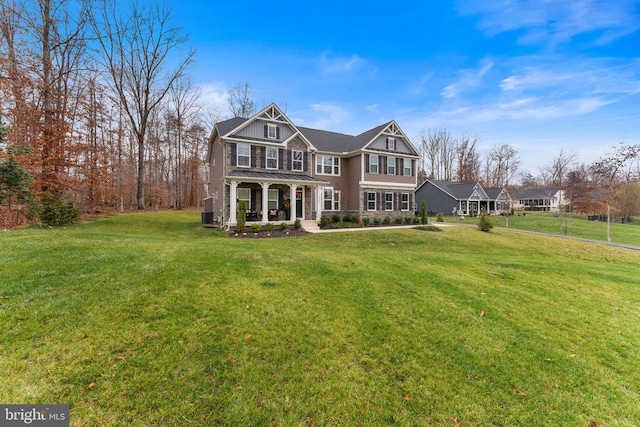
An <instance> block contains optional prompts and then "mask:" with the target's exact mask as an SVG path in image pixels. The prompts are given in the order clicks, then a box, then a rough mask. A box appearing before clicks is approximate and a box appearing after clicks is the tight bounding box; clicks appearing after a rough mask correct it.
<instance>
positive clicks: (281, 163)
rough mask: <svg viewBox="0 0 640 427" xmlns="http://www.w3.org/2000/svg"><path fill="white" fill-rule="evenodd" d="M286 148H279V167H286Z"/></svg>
mask: <svg viewBox="0 0 640 427" xmlns="http://www.w3.org/2000/svg"><path fill="white" fill-rule="evenodd" d="M283 165H284V148H278V169H284V166H283Z"/></svg>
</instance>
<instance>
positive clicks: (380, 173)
mask: <svg viewBox="0 0 640 427" xmlns="http://www.w3.org/2000/svg"><path fill="white" fill-rule="evenodd" d="M418 159H419V155H418V152H417V150H416V149H415V147H414V146H413V144H412V143H411V141H410V140H409V138H407V137H406V135H405V134H404V133H403V132H402V130H401V129H400V127H399V126H398V125H397V124H396V123H395V121H390V122H387V123H385V124H383V125H380V126H378V127H376V128H374V129H371V130H368V131H366V132H364V133H362V134H360V135H357V136H350V135H345V134H341V133H335V132H328V131H323V130H317V129H310V128H305V127H299V126H296V125H295V124H294V123H293V122H292V121H291V120H289V118H288V117H287V116H286V115H285V114H284V113H283V112H282V110H280V109H279V108H278V107H277V106H276V105H275V104H271V105H269V106H267V107H266V108H264V109H263V110H262V111H260V112H259V113H257V114H256V115H254V116H253V117H250V118H239V117H236V118H233V119H229V120H225V121H222V122H219V123H217V124H216V125H215V127H214V129H213V131H212V133H211V137H210V138H209V149H208V155H207V162H208V165H209V184H208V197H207V198H206V199H205V201H204V209H203V215H202V221H203V223H205V224H212V223H219V224H222V225H235V224H236V223H237V209H236V203H237V202H238V201H240V200H242V201H244V202H245V203H246V206H247V209H248V211H247V217H246V219H247V220H248V221H257V222H263V223H264V222H267V221H287V220H290V221H293V220H295V219H301V220H314V221H319V220H320V218H321V216H322V215H323V214H329V215H333V214H339V215H344V214H356V215H358V216H360V217H371V218H374V217H380V218H384V217H386V216H389V217H391V218H394V217H397V216H404V215H408V214H411V215H413V212H414V209H415V188H416V184H417V180H416V176H417V173H416V172H417V171H416V166H417V164H416V163H417V160H418Z"/></svg>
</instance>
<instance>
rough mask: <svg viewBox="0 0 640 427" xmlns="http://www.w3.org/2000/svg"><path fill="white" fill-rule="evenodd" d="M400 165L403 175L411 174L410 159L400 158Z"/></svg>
mask: <svg viewBox="0 0 640 427" xmlns="http://www.w3.org/2000/svg"><path fill="white" fill-rule="evenodd" d="M402 166H403V168H402V169H403V171H404V172H403V175H404V176H411V169H412V167H411V159H402Z"/></svg>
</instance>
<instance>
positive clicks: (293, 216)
mask: <svg viewBox="0 0 640 427" xmlns="http://www.w3.org/2000/svg"><path fill="white" fill-rule="evenodd" d="M297 189H298V184H289V194H290V195H291V197H290V200H291V203H289V204H290V205H291V206H290V207H289V208H290V209H291V217H290V218H291V221H295V220H296V204H297V201H298V200H297V199H296V190H297ZM303 200H304V197H303ZM302 209H304V206H303V207H302Z"/></svg>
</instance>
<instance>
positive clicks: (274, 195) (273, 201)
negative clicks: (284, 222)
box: [267, 190, 280, 209]
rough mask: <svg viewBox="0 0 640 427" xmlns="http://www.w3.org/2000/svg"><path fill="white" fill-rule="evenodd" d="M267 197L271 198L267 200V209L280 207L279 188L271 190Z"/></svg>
mask: <svg viewBox="0 0 640 427" xmlns="http://www.w3.org/2000/svg"><path fill="white" fill-rule="evenodd" d="M267 197H268V198H269V200H268V202H267V209H278V206H280V203H279V202H280V201H279V199H278V190H269V191H268V194H267Z"/></svg>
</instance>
